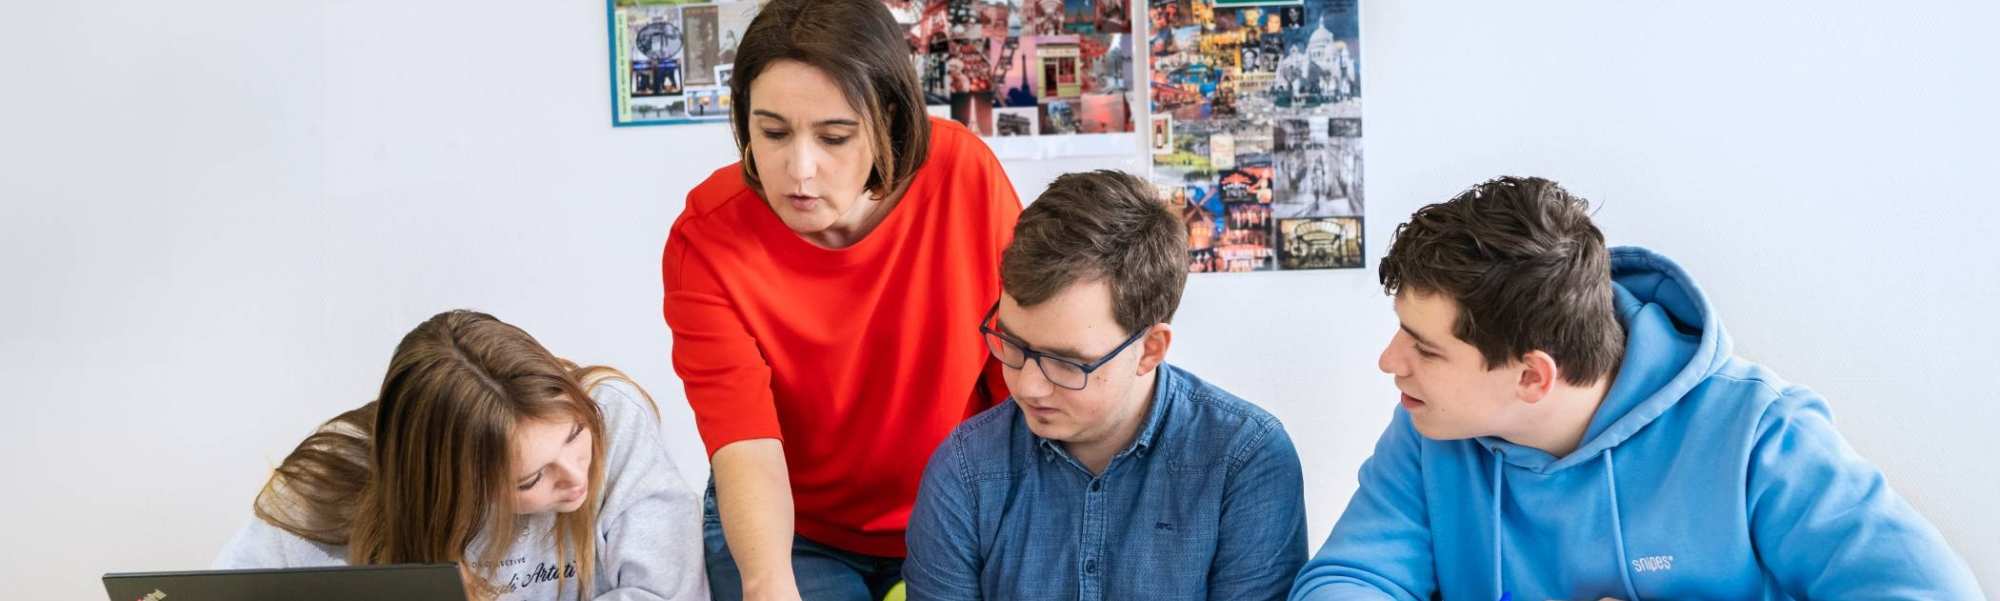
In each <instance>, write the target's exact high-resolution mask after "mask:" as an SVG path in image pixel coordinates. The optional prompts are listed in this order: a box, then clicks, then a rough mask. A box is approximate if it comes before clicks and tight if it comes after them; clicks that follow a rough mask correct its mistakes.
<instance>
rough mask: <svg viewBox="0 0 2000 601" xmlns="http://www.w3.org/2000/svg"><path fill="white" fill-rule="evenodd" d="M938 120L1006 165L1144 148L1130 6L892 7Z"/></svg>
mask: <svg viewBox="0 0 2000 601" xmlns="http://www.w3.org/2000/svg"><path fill="white" fill-rule="evenodd" d="M883 3H884V4H885V5H887V6H889V8H890V12H891V13H893V14H895V15H897V17H898V19H899V20H902V21H903V22H904V25H905V26H906V27H908V29H909V32H910V58H911V61H912V63H914V64H915V65H916V66H917V73H918V75H919V77H920V78H921V79H922V80H923V86H924V99H925V101H926V104H928V105H930V107H931V111H932V113H933V114H937V115H941V116H947V117H950V118H951V119H953V120H955V121H958V122H960V123H963V124H965V126H966V127H967V128H969V129H971V130H972V131H974V132H976V133H978V134H979V135H980V136H982V137H986V138H987V144H988V145H989V146H991V147H992V148H993V150H994V153H995V154H996V155H999V156H1000V157H1001V158H1046V157H1054V156H1079V155H1093V154H1129V153H1135V152H1138V151H1139V148H1140V147H1139V136H1138V134H1137V133H1136V132H1135V127H1134V120H1135V119H1136V117H1135V116H1134V112H1133V104H1134V101H1135V99H1137V98H1138V96H1137V89H1136V85H1135V83H1136V80H1137V78H1136V75H1135V74H1136V68H1137V65H1136V62H1135V55H1134V54H1133V41H1132V17H1133V15H1134V13H1133V11H1132V6H1131V4H1130V3H1129V2H1128V0H883Z"/></svg>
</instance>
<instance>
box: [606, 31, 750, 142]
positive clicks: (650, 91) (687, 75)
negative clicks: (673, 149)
mask: <svg viewBox="0 0 2000 601" xmlns="http://www.w3.org/2000/svg"><path fill="white" fill-rule="evenodd" d="M759 5H760V4H759V2H758V1H757V0H743V1H740V2H713V1H702V2H692V1H688V0H609V1H608V2H607V3H606V6H607V8H608V10H609V13H610V36H611V87H612V90H611V100H612V124H613V125H619V126H624V125H665V124H675V123H703V122H724V121H727V120H728V119H729V80H730V74H731V70H732V67H733V66H734V65H735V64H736V44H737V42H738V41H740V40H742V39H743V32H744V30H746V29H749V28H750V19H751V18H752V17H755V16H756V15H757V8H758V6H759Z"/></svg>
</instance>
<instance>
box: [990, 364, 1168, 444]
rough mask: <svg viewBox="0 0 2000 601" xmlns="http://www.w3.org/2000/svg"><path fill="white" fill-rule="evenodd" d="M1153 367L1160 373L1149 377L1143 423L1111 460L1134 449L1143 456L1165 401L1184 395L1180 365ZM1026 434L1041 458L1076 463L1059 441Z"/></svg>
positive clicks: (1155, 432)
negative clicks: (1150, 385) (1149, 392)
mask: <svg viewBox="0 0 2000 601" xmlns="http://www.w3.org/2000/svg"><path fill="white" fill-rule="evenodd" d="M1155 370H1156V371H1158V372H1159V373H1160V377H1159V378H1158V379H1156V380H1154V381H1153V404H1152V407H1149V408H1147V409H1146V427H1144V428H1141V429H1140V430H1139V435H1138V436H1134V437H1132V444H1131V445H1130V446H1127V447H1125V450H1123V451H1119V452H1118V454H1117V455H1114V456H1112V457H1111V460H1112V461H1113V462H1116V461H1118V460H1119V459H1122V458H1124V457H1125V456H1126V455H1132V454H1134V453H1137V454H1138V455H1139V456H1140V457H1144V456H1146V454H1147V453H1149V452H1151V451H1152V450H1153V442H1154V439H1156V438H1158V437H1159V435H1160V430H1161V429H1162V425H1161V422H1162V421H1163V420H1164V418H1163V417H1162V416H1164V415H1166V413H1167V405H1169V404H1171V403H1172V402H1173V401H1174V400H1175V399H1179V398H1180V397H1183V396H1186V394H1185V393H1184V389H1186V388H1187V387H1188V383H1187V378H1186V377H1185V376H1183V375H1182V374H1181V370H1180V369H1177V368H1175V367H1173V366H1171V365H1168V364H1167V363H1166V362H1161V363H1160V366H1159V367H1158V368H1155ZM1023 417H1025V416H1023ZM1028 435H1029V436H1033V437H1034V438H1035V447H1036V448H1038V449H1041V456H1042V461H1044V462H1047V461H1055V460H1056V458H1057V457H1061V458H1063V459H1064V460H1067V461H1069V462H1070V463H1076V459H1074V458H1071V457H1070V455H1069V451H1068V450H1066V449H1064V448H1063V445H1062V442H1061V441H1055V440H1049V439H1046V438H1042V437H1041V436H1039V435H1036V434H1034V433H1033V432H1029V434H1028ZM1077 467H1078V468H1079V469H1081V468H1082V465H1081V464H1077ZM1086 471H1087V470H1086Z"/></svg>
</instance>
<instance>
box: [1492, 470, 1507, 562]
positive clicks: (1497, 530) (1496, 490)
mask: <svg viewBox="0 0 2000 601" xmlns="http://www.w3.org/2000/svg"><path fill="white" fill-rule="evenodd" d="M1506 464H1507V454H1506V453H1505V452H1502V451H1500V450H1499V449H1494V450H1493V594H1495V595H1504V594H1505V593H1506V590H1507V589H1504V588H1501V583H1502V582H1503V581H1502V580H1501V579H1500V575H1501V571H1500V568H1501V567H1502V566H1504V565H1506V563H1507V562H1506V559H1505V558H1504V557H1502V556H1501V555H1500V537H1501V536H1504V535H1505V533H1506V529H1505V528H1504V527H1502V526H1501V524H1500V482H1501V481H1503V480H1505V479H1506V478H1507V472H1504V471H1501V469H1500V468H1501V467H1502V466H1505V465H1506Z"/></svg>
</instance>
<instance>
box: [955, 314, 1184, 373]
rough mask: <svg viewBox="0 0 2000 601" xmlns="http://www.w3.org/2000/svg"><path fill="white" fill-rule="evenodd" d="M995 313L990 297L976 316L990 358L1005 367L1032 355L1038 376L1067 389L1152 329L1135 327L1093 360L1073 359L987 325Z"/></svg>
mask: <svg viewBox="0 0 2000 601" xmlns="http://www.w3.org/2000/svg"><path fill="white" fill-rule="evenodd" d="M999 313H1000V301H994V302H993V308H991V309H987V310H986V318H985V319H981V320H979V333H980V334H981V335H983V337H984V338H985V339H986V350H987V351H990V352H992V353H993V358H995V359H999V360H1000V364H1001V365H1005V366H1007V369H1021V368H1022V367H1023V366H1026V365H1027V364H1028V360H1030V359H1032V360H1034V361H1035V366H1036V367H1039V368H1041V370H1042V377H1044V378H1048V380H1049V383H1050V384H1055V385H1057V386H1061V387H1063V388H1068V389H1070V390H1083V387H1084V385H1086V384H1089V383H1090V372H1094V371H1097V368H1099V367H1103V366H1104V364H1105V363H1109V362H1110V361H1111V358H1112V357H1117V356H1118V353H1122V352H1125V347H1128V346H1132V343H1134V342H1138V341H1139V338H1140V337H1141V336H1145V335H1146V332H1147V331H1149V330H1151V329H1152V328H1139V331H1137V332H1133V333H1132V337H1130V338H1126V339H1125V342H1123V343H1120V344H1119V345H1118V348H1115V349H1111V352H1109V353H1105V355H1104V356H1103V357H1099V358H1098V359H1097V360H1096V361H1092V362H1089V363H1077V362H1075V361H1071V360H1069V359H1064V358H1062V357H1057V356H1054V355H1050V354H1047V353H1044V352H1042V351H1038V350H1035V349H1033V348H1030V347H1029V346H1028V344H1027V343H1025V342H1021V341H1020V340H1019V339H1017V338H1014V337H1013V336H1009V335H1007V334H1004V333H1001V332H1000V331H998V330H996V329H994V328H990V327H987V326H986V324H988V323H994V322H993V316H995V315H998V314H999ZM994 325H999V324H997V323H996V324H994Z"/></svg>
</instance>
